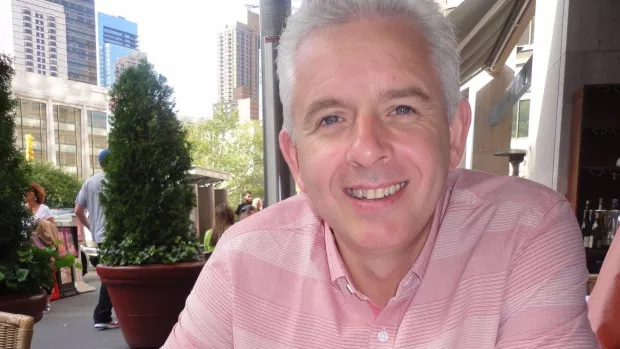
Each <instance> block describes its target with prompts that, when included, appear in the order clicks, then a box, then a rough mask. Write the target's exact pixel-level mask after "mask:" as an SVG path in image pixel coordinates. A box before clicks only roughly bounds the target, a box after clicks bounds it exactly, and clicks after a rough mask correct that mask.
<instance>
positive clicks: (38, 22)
mask: <svg viewBox="0 0 620 349" xmlns="http://www.w3.org/2000/svg"><path fill="white" fill-rule="evenodd" d="M34 22H35V23H36V24H38V25H44V24H45V22H43V21H40V20H38V19H35V20H34Z"/></svg>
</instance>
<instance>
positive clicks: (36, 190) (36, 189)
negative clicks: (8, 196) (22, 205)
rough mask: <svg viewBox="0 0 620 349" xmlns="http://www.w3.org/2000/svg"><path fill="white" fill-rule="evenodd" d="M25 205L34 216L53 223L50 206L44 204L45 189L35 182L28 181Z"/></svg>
mask: <svg viewBox="0 0 620 349" xmlns="http://www.w3.org/2000/svg"><path fill="white" fill-rule="evenodd" d="M26 205H27V206H28V208H29V209H30V211H32V214H33V215H34V218H37V219H43V220H46V221H50V222H52V223H54V217H53V216H52V212H51V211H50V208H49V207H47V205H45V189H44V188H43V187H42V186H40V185H38V184H37V183H30V190H28V193H27V194H26Z"/></svg>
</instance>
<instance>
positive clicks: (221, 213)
mask: <svg viewBox="0 0 620 349" xmlns="http://www.w3.org/2000/svg"><path fill="white" fill-rule="evenodd" d="M233 224H235V213H234V212H233V210H232V208H230V206H228V204H227V203H221V204H219V205H217V207H216V208H215V222H214V223H213V228H212V229H209V230H207V232H206V233H205V240H204V247H205V252H206V253H213V250H214V249H215V245H217V242H218V240H219V239H220V238H221V237H222V234H224V232H225V231H226V229H228V228H229V227H230V226H231V225H233Z"/></svg>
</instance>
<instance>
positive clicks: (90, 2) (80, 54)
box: [47, 0, 97, 85]
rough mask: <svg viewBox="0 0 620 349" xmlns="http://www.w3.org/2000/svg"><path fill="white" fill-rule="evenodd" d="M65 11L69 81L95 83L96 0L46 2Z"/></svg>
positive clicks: (50, 0) (55, 0) (56, 0)
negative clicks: (56, 5)
mask: <svg viewBox="0 0 620 349" xmlns="http://www.w3.org/2000/svg"><path fill="white" fill-rule="evenodd" d="M47 1H49V2H50V3H55V4H58V5H62V6H63V7H64V10H65V18H66V21H65V26H66V35H67V41H66V51H67V67H68V77H69V80H74V81H81V82H85V83H87V84H93V85H96V84H97V38H96V35H95V32H96V26H95V0H47Z"/></svg>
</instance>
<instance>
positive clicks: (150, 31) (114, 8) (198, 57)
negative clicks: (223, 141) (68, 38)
mask: <svg viewBox="0 0 620 349" xmlns="http://www.w3.org/2000/svg"><path fill="white" fill-rule="evenodd" d="M248 3H249V4H258V0H222V1H204V2H203V1H196V0H174V1H152V0H132V1H120V0H96V1H95V4H96V11H98V12H104V13H107V14H110V15H114V16H123V17H125V18H126V19H127V20H130V21H133V22H136V23H137V24H138V35H139V39H140V49H141V50H142V51H144V52H146V53H147V55H148V57H149V61H150V62H151V63H153V64H154V65H155V68H156V69H157V70H158V71H159V72H160V73H161V74H164V75H165V76H166V77H167V78H168V82H169V83H170V85H171V86H172V87H174V89H175V92H176V93H175V97H176V100H177V109H178V110H179V115H180V116H193V117H200V116H209V115H211V111H212V104H213V103H215V102H216V101H217V67H216V65H217V56H216V47H217V46H216V42H215V34H216V33H217V32H218V31H220V30H221V29H222V28H224V27H225V25H226V24H230V23H234V22H235V21H236V20H242V19H243V18H244V15H245V7H244V6H243V5H244V4H248ZM292 3H293V7H297V6H299V4H300V3H301V0H293V1H292ZM255 11H258V10H255Z"/></svg>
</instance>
